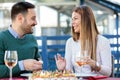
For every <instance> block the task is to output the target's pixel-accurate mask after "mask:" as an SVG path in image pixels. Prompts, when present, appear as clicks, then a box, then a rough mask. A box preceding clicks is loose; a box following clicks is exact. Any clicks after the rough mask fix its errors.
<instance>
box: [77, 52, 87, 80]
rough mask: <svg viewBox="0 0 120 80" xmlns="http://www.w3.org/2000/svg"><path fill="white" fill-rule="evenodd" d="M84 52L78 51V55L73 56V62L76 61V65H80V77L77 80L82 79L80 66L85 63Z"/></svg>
mask: <svg viewBox="0 0 120 80" xmlns="http://www.w3.org/2000/svg"><path fill="white" fill-rule="evenodd" d="M85 59H86V54H84V53H78V55H76V57H75V62H76V63H77V65H78V66H79V67H80V74H81V75H80V77H79V80H83V78H82V73H83V72H82V66H83V65H85V64H86V60H85Z"/></svg>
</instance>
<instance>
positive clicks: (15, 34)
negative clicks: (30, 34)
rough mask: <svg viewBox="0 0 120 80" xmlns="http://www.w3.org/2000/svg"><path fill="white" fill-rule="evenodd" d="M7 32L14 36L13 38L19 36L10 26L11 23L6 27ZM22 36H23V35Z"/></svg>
mask: <svg viewBox="0 0 120 80" xmlns="http://www.w3.org/2000/svg"><path fill="white" fill-rule="evenodd" d="M8 30H9V32H10V33H11V34H12V35H13V36H14V37H15V38H20V36H19V35H18V33H17V32H15V31H14V30H13V28H12V25H10V27H9V28H8ZM23 38H24V37H23Z"/></svg>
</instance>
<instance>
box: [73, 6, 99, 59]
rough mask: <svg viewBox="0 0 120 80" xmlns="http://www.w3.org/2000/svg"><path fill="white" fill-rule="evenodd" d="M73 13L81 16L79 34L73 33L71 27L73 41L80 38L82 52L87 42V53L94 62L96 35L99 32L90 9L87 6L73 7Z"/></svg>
mask: <svg viewBox="0 0 120 80" xmlns="http://www.w3.org/2000/svg"><path fill="white" fill-rule="evenodd" d="M73 12H76V13H79V14H80V15H81V28H80V33H75V31H74V29H73V27H72V36H73V39H74V40H75V41H77V40H79V38H80V42H81V51H82V52H83V51H84V50H85V49H86V47H85V45H86V41H87V45H88V52H89V54H90V55H91V58H92V59H93V60H96V47H97V35H98V34H99V32H98V30H97V25H96V21H95V17H94V14H93V12H92V9H91V8H90V7H88V6H80V7H75V8H74V9H73Z"/></svg>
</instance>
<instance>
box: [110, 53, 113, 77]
mask: <svg viewBox="0 0 120 80" xmlns="http://www.w3.org/2000/svg"><path fill="white" fill-rule="evenodd" d="M111 59H112V73H111V75H110V77H114V56H113V55H112V56H111Z"/></svg>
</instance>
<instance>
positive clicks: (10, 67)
mask: <svg viewBox="0 0 120 80" xmlns="http://www.w3.org/2000/svg"><path fill="white" fill-rule="evenodd" d="M9 80H12V67H10V79H9Z"/></svg>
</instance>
